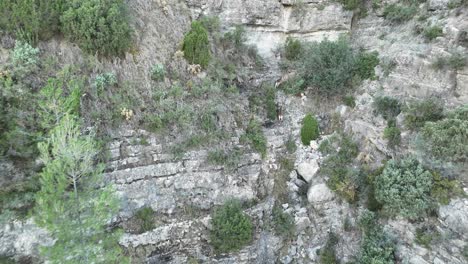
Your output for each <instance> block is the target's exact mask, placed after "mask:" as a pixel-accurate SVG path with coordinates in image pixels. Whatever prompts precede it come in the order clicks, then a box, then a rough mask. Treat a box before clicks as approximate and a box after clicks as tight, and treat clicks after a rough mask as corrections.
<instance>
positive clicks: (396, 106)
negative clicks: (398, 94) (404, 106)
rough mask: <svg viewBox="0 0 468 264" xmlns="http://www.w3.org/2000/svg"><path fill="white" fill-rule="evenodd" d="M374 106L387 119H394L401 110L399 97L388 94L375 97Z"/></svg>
mask: <svg viewBox="0 0 468 264" xmlns="http://www.w3.org/2000/svg"><path fill="white" fill-rule="evenodd" d="M373 106H374V109H375V112H376V113H377V114H379V115H381V116H382V117H383V118H384V119H385V120H387V121H389V120H392V119H394V118H395V117H397V116H398V115H399V114H400V112H401V105H400V102H399V101H398V100H397V99H395V98H392V97H388V96H381V97H377V98H375V100H374V103H373Z"/></svg>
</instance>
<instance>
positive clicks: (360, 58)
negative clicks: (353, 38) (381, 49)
mask: <svg viewBox="0 0 468 264" xmlns="http://www.w3.org/2000/svg"><path fill="white" fill-rule="evenodd" d="M378 56H379V54H378V53H377V52H376V51H374V52H370V53H367V52H360V53H359V54H358V55H357V59H356V74H357V76H359V77H360V78H361V79H362V80H366V79H370V80H373V79H375V71H374V68H375V67H376V66H377V65H379V63H380V60H379V57H378Z"/></svg>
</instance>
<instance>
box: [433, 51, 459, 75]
mask: <svg viewBox="0 0 468 264" xmlns="http://www.w3.org/2000/svg"><path fill="white" fill-rule="evenodd" d="M466 65H467V58H466V56H465V55H463V54H461V53H458V52H454V53H452V54H451V55H449V56H444V57H437V58H436V59H435V61H434V62H433V63H432V67H434V68H435V69H437V70H442V69H450V70H455V71H457V70H461V69H463V68H464V67H465V66H466Z"/></svg>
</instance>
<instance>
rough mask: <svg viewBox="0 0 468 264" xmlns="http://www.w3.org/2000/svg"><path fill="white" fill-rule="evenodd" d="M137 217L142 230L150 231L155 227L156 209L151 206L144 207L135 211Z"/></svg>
mask: <svg viewBox="0 0 468 264" xmlns="http://www.w3.org/2000/svg"><path fill="white" fill-rule="evenodd" d="M135 217H136V218H137V219H138V221H139V222H140V232H142V233H144V232H148V231H151V230H153V229H154V227H155V223H154V219H153V217H154V211H153V209H152V208H151V207H143V208H141V209H139V210H138V211H137V212H136V213H135Z"/></svg>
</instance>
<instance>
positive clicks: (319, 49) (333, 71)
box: [298, 38, 355, 95]
mask: <svg viewBox="0 0 468 264" xmlns="http://www.w3.org/2000/svg"><path fill="white" fill-rule="evenodd" d="M303 54H304V55H303V56H302V59H300V60H299V62H298V68H299V72H300V75H301V76H302V78H303V79H304V83H303V86H304V87H309V86H311V87H314V88H316V89H317V91H318V92H320V93H322V94H324V95H336V94H338V93H339V92H341V91H342V90H343V89H344V88H345V87H346V86H347V85H349V84H350V81H351V79H352V77H353V74H354V69H355V56H354V53H353V50H352V48H351V46H350V45H349V42H348V41H347V40H346V39H345V38H340V39H339V40H338V41H330V40H327V39H326V40H323V41H322V42H320V43H317V42H314V43H310V44H308V45H305V47H304V53H303Z"/></svg>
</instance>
